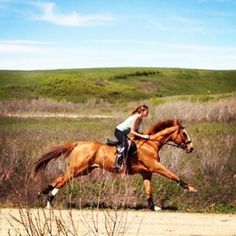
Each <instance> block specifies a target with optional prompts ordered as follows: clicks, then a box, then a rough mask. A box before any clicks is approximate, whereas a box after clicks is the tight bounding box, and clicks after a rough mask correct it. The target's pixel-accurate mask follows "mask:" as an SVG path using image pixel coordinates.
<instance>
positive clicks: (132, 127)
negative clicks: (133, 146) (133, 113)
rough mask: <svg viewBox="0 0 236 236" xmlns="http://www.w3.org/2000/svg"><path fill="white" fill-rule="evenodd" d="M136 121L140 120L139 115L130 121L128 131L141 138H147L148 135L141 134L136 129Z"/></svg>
mask: <svg viewBox="0 0 236 236" xmlns="http://www.w3.org/2000/svg"><path fill="white" fill-rule="evenodd" d="M138 122H140V118H139V117H137V118H135V119H134V120H133V122H132V123H131V131H130V133H131V135H134V136H136V137H139V138H143V139H149V135H143V134H140V133H138V132H137V131H136V124H138Z"/></svg>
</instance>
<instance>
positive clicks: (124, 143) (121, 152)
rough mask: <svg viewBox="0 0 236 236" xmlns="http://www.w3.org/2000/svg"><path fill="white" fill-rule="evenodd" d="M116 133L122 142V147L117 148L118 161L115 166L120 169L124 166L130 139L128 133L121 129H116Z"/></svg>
mask: <svg viewBox="0 0 236 236" xmlns="http://www.w3.org/2000/svg"><path fill="white" fill-rule="evenodd" d="M114 134H115V136H116V138H117V139H118V140H119V142H120V143H121V147H120V148H118V149H117V151H118V153H117V155H116V161H115V165H114V167H115V168H118V169H120V168H121V166H122V162H123V159H124V158H126V155H127V150H128V141H127V137H126V135H125V134H124V133H122V132H121V131H120V130H118V129H115V133H114Z"/></svg>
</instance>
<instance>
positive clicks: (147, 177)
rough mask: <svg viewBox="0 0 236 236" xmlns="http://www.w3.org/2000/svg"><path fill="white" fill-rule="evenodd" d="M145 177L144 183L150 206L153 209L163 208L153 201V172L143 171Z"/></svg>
mask: <svg viewBox="0 0 236 236" xmlns="http://www.w3.org/2000/svg"><path fill="white" fill-rule="evenodd" d="M141 175H142V177H143V184H144V188H145V192H146V196H147V202H148V208H149V209H150V210H152V211H159V210H161V208H160V207H158V206H155V205H154V202H153V196H152V186H151V181H152V173H151V172H143V173H141Z"/></svg>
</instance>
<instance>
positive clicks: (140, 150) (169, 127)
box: [33, 120, 196, 210]
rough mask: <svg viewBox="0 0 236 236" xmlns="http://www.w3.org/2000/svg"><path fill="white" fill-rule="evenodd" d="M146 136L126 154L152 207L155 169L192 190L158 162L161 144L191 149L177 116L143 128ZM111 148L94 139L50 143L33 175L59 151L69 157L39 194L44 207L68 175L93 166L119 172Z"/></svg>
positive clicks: (37, 163) (81, 171) (191, 146)
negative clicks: (63, 169) (61, 171)
mask: <svg viewBox="0 0 236 236" xmlns="http://www.w3.org/2000/svg"><path fill="white" fill-rule="evenodd" d="M147 134H148V135H149V137H150V139H149V140H146V139H139V140H137V141H135V143H136V146H137V154H136V155H135V156H132V158H130V166H131V174H140V175H141V176H142V177H143V182H144V186H145V191H146V195H147V200H148V208H149V209H151V210H155V206H154V203H153V198H152V188H151V179H152V174H153V173H157V174H160V175H162V176H165V177H167V178H168V179H171V180H173V181H175V182H176V183H177V184H179V185H180V186H182V187H183V188H184V189H187V190H189V191H196V190H195V189H194V188H193V187H192V186H191V185H189V184H187V183H186V182H184V181H183V180H181V179H180V178H179V177H178V176H176V175H175V174H174V173H172V172H171V171H169V170H168V169H166V168H165V167H164V166H163V165H162V164H161V163H160V157H159V151H160V149H161V148H162V146H163V145H165V144H166V143H168V142H170V141H172V142H174V143H175V145H176V146H177V147H179V148H182V149H184V150H186V151H187V152H188V153H189V152H192V150H193V145H192V141H191V139H190V137H189V135H188V134H187V132H186V130H185V129H184V127H183V126H182V124H181V123H180V122H179V121H178V120H167V121H164V122H159V123H157V124H156V125H154V126H153V127H152V128H150V129H149V130H148V132H147ZM115 151H116V150H115V148H114V147H111V146H108V145H106V144H103V143H101V142H97V141H78V142H74V143H70V144H65V145H61V146H57V147H54V148H53V149H52V150H50V151H49V152H47V153H46V154H44V155H43V156H42V157H41V158H40V159H39V160H38V161H37V162H36V163H35V166H34V169H33V174H34V176H36V175H37V173H38V172H40V171H42V170H43V169H45V168H46V166H47V164H48V163H49V162H50V161H51V160H52V159H56V158H58V157H60V156H61V155H62V154H64V155H65V157H69V158H70V163H69V166H68V169H67V172H66V173H65V174H62V175H60V176H59V177H58V178H56V179H55V181H54V182H53V183H51V184H50V185H49V186H48V187H47V188H46V189H44V190H43V191H41V192H40V195H47V199H48V202H47V207H50V206H51V202H52V200H53V198H54V197H55V195H56V194H57V192H58V191H59V189H61V188H62V187H64V186H65V184H66V183H68V182H69V181H70V180H71V179H72V178H74V177H78V176H81V175H86V174H88V173H90V172H91V171H92V170H93V169H95V168H102V169H105V170H107V171H110V172H113V173H119V172H120V171H119V170H118V169H114V167H113V166H114V159H115Z"/></svg>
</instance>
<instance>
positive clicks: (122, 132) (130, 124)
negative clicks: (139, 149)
mask: <svg viewBox="0 0 236 236" xmlns="http://www.w3.org/2000/svg"><path fill="white" fill-rule="evenodd" d="M148 113H149V108H148V106H147V105H140V106H138V107H136V108H135V109H134V110H133V111H132V112H131V115H130V116H129V117H128V118H127V119H126V120H125V121H123V122H122V123H120V124H119V125H117V126H116V129H115V132H114V135H115V136H116V138H117V139H118V140H119V142H120V143H121V145H122V148H120V149H119V150H118V153H117V156H116V161H115V165H114V168H117V169H120V168H121V166H122V162H123V159H124V158H126V157H127V150H128V137H127V136H128V135H129V134H131V135H132V136H133V137H134V138H143V139H149V135H143V134H141V133H139V127H140V125H141V123H142V120H143V118H144V117H147V116H148Z"/></svg>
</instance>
